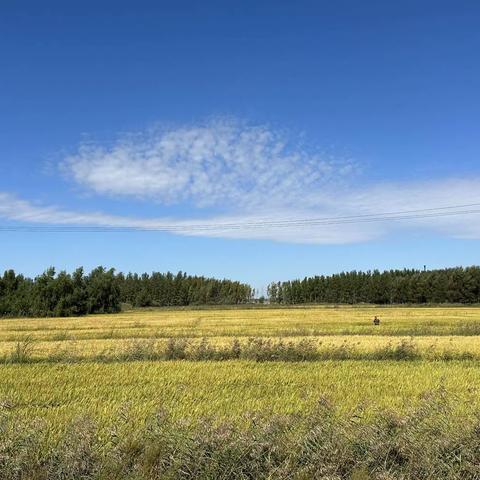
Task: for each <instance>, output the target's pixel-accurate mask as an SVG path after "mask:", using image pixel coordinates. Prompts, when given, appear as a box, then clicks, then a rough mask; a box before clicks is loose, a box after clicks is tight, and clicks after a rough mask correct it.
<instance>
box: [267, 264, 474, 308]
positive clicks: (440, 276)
mask: <svg viewBox="0 0 480 480" xmlns="http://www.w3.org/2000/svg"><path fill="white" fill-rule="evenodd" d="M268 296H269V300H270V302H271V303H279V304H287V305H293V304H301V303H346V304H355V303H375V304H405V303H415V304H421V303H480V267H467V268H462V267H458V268H446V269H442V270H429V271H420V270H390V271H385V272H380V271H378V270H374V271H368V272H357V271H353V272H347V273H339V274H336V275H330V276H323V275H322V276H316V277H310V278H304V279H303V280H293V281H288V282H278V283H272V284H270V285H269V287H268Z"/></svg>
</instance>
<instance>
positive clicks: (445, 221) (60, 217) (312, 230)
mask: <svg viewBox="0 0 480 480" xmlns="http://www.w3.org/2000/svg"><path fill="white" fill-rule="evenodd" d="M61 169H62V171H63V172H64V173H65V174H66V175H67V176H68V177H69V178H70V179H72V180H73V181H74V182H75V183H76V184H78V185H80V186H82V187H83V188H85V189H86V190H87V191H91V192H94V193H96V194H98V195H103V196H105V195H106V196H113V197H117V196H121V197H134V198H136V199H137V198H140V199H143V200H144V201H148V202H153V203H154V204H155V205H158V204H160V203H161V204H163V207H162V209H165V208H166V207H165V205H169V204H186V205H189V206H190V207H191V208H192V209H195V215H192V218H178V217H170V218H167V217H161V218H141V217H128V216H119V215H110V214H108V213H106V212H82V211H81V210H82V209H81V208H79V211H71V210H66V209H64V208H62V207H61V206H51V205H40V204H37V203H35V202H31V201H27V200H25V199H20V198H18V197H17V196H15V195H14V194H12V193H7V192H3V193H2V192H0V217H2V218H4V219H9V220H10V221H15V222H21V223H22V224H35V225H63V226H94V227H95V226H96V227H116V228H140V229H160V230H167V231H171V232H173V233H176V234H181V235H195V236H210V237H223V238H237V239H269V240H276V241H284V242H299V243H316V244H343V243H353V242H365V241H370V240H374V239H378V238H382V237H384V236H386V235H388V234H394V233H402V232H405V231H407V230H409V231H412V230H414V231H416V232H422V231H424V232H433V233H437V234H441V235H447V236H453V237H458V238H473V239H480V215H477V214H471V215H458V216H435V217H427V218H410V219H408V220H392V221H382V222H370V221H355V222H350V221H347V222H345V223H341V224H339V223H336V222H323V223H322V224H311V223H310V224H309V223H308V222H304V223H303V224H290V225H286V224H282V225H280V226H279V225H274V224H272V222H276V221H280V222H281V221H285V220H299V219H312V218H338V217H347V216H359V215H360V216H361V215H369V214H382V213H389V212H398V211H406V210H417V209H430V208H431V209H433V208H438V207H446V206H450V205H462V204H471V203H478V202H480V178H470V179H462V178H450V179H449V178H446V179H440V180H436V181H430V182H425V181H424V182H403V183H398V182H397V183H377V184H375V185H369V186H364V187H361V186H358V185H357V186H356V187H353V186H352V183H353V182H351V181H350V180H351V178H352V175H353V176H354V172H355V170H356V166H355V164H354V163H353V162H348V161H341V162H340V161H338V160H336V159H333V158H331V157H329V156H328V155H325V154H322V153H321V152H318V151H315V150H313V151H312V149H311V148H306V147H303V146H301V145H299V144H295V143H292V142H291V141H288V139H287V138H286V137H285V135H283V134H281V133H278V132H276V131H274V130H272V129H271V128H268V127H266V126H250V125H248V124H245V123H242V122H238V121H234V120H215V121H209V122H206V123H204V124H201V125H196V126H192V125H191V126H187V127H181V128H170V129H159V128H155V129H151V130H148V131H147V132H145V133H142V134H135V135H128V136H123V137H122V138H120V139H119V140H118V141H117V142H115V143H114V144H112V145H109V146H104V145H99V144H92V143H89V144H83V145H81V146H80V147H79V148H78V150H77V151H76V152H75V153H74V154H72V155H69V156H68V157H67V158H65V159H64V160H63V161H62V162H61ZM357 183H358V182H357ZM210 207H215V208H214V209H213V210H212V209H211V208H210ZM212 211H215V212H218V211H221V212H222V214H221V215H219V214H218V213H217V214H213V213H211V212H212ZM193 217H194V218H193ZM262 222H267V223H262ZM252 224H253V225H252Z"/></svg>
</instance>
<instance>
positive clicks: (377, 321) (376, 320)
mask: <svg viewBox="0 0 480 480" xmlns="http://www.w3.org/2000/svg"><path fill="white" fill-rule="evenodd" d="M373 324H374V325H380V319H379V318H378V317H377V316H376V315H375V317H373Z"/></svg>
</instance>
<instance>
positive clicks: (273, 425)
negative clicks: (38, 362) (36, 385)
mask: <svg viewBox="0 0 480 480" xmlns="http://www.w3.org/2000/svg"><path fill="white" fill-rule="evenodd" d="M363 417H364V411H363V409H362V408H358V409H357V410H355V411H354V412H352V413H350V414H348V415H338V412H337V411H336V410H335V408H334V407H333V406H332V404H331V403H330V402H329V401H327V400H325V399H320V401H319V402H317V404H316V405H315V406H314V408H313V409H312V410H311V411H310V412H309V413H308V415H306V416H300V417H299V416H298V415H282V416H269V417H268V418H266V417H258V416H249V417H247V418H246V419H245V423H244V424H243V425H241V426H239V425H237V424H232V423H231V422H221V423H218V422H212V421H211V420H209V419H202V420H200V421H197V422H194V423H193V424H186V423H185V422H184V421H180V420H175V419H173V418H172V417H171V416H169V415H168V413H167V412H165V411H164V410H159V411H157V412H156V413H155V414H154V415H152V416H150V417H149V418H148V419H147V421H146V422H145V426H142V428H140V429H139V428H138V418H137V416H136V415H135V414H133V415H132V413H131V412H129V410H128V409H124V410H123V411H122V412H121V413H120V414H119V415H118V417H117V418H116V421H115V422H114V423H112V424H111V426H110V428H109V429H108V431H107V433H106V434H102V432H100V431H99V430H98V427H97V426H96V425H95V423H94V422H93V421H92V420H91V419H88V418H85V417H84V418H77V419H76V420H75V421H73V422H71V423H70V424H69V425H68V427H67V429H66V430H65V432H64V433H63V434H62V435H61V436H60V437H59V438H57V439H56V440H55V441H52V439H51V438H49V430H48V428H46V427H45V424H44V423H43V422H41V421H40V422H39V421H37V422H34V423H32V422H18V421H6V422H3V425H2V437H0V478H2V479H5V480H7V479H8V480H12V479H20V478H29V479H38V480H40V479H41V480H47V479H48V480H56V479H72V480H79V479H80V480H81V479H99V480H100V479H111V480H113V479H118V480H120V479H122V480H124V479H126V480H128V479H130V480H142V479H162V480H163V479H205V480H207V479H208V480H210V479H225V480H227V479H272V478H275V479H285V480H286V479H298V480H300V479H317V478H320V479H329V480H341V479H352V480H367V479H373V478H375V479H382V480H387V479H392V480H393V479H404V480H409V479H411V480H418V479H438V478H442V479H458V480H461V479H462V480H463V479H476V478H479V477H480V455H479V451H480V439H479V438H480V437H479V435H478V429H479V428H480V426H479V423H478V415H477V416H465V415H463V416H462V415H460V414H459V411H458V409H455V406H454V405H452V402H451V400H450V398H449V396H448V395H446V394H445V392H444V391H443V390H442V389H440V390H437V391H436V392H433V393H432V394H430V395H428V396H426V397H425V398H424V399H423V400H422V402H421V403H420V404H419V405H417V406H416V407H415V408H413V409H410V410H409V411H408V412H407V413H405V414H403V415H398V414H397V413H393V412H390V411H381V412H377V413H376V414H375V415H374V416H372V417H371V418H370V419H369V420H368V421H365V420H364V418H363ZM452 419H454V420H452Z"/></svg>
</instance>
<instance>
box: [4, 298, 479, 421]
mask: <svg viewBox="0 0 480 480" xmlns="http://www.w3.org/2000/svg"><path fill="white" fill-rule="evenodd" d="M373 315H378V316H379V317H380V318H381V325H380V326H378V327H376V326H373V325H372V317H373ZM477 333H480V309H479V308H475V307H445V308H443V307H417V308H414V307H402V308H398V307H397V308H377V307H371V306H368V307H367V306H365V307H364V306H361V307H343V306H342V307H306V308H243V309H241V308H239V309H199V310H193V309H185V310H179V309H177V310H173V309H172V310H168V309H158V310H151V311H148V310H146V311H140V310H137V311H127V312H124V313H121V314H116V315H98V316H89V317H83V318H52V319H2V320H0V355H1V356H2V358H4V362H3V363H2V364H1V365H0V410H1V411H8V414H9V415H13V416H18V417H21V418H33V417H41V418H43V419H45V420H46V421H47V422H48V423H49V424H51V425H52V427H53V428H54V429H60V430H61V428H62V426H63V425H65V424H66V423H67V422H68V421H69V420H71V419H72V418H73V417H76V416H79V415H89V416H92V417H93V418H95V419H96V420H97V421H98V422H99V423H100V424H104V425H109V424H111V422H112V421H113V420H114V419H115V417H116V416H118V415H120V414H121V412H123V411H124V410H125V409H128V410H129V411H130V412H132V413H133V414H135V417H136V418H138V422H139V424H141V423H142V420H143V419H145V418H146V417H147V416H148V415H150V414H151V413H152V412H154V411H156V410H158V409H166V410H168V411H169V412H171V414H172V415H173V416H174V417H176V418H200V417H204V416H211V417H214V418H219V419H230V420H231V419H238V421H240V422H241V419H242V417H243V416H245V415H249V414H252V413H253V414H262V415H271V414H289V413H298V414H305V413H308V412H309V411H310V410H311V409H312V408H314V406H315V405H316V404H317V403H318V401H319V399H322V398H327V399H329V400H330V401H331V402H333V403H334V404H335V405H337V406H338V407H339V409H340V410H341V411H344V412H347V413H348V412H351V411H352V410H353V409H355V408H356V407H357V406H358V405H359V404H362V405H363V406H364V407H365V408H366V409H367V411H368V410H369V409H371V410H372V411H373V410H374V409H377V408H393V409H395V410H404V409H407V408H408V407H410V406H411V405H412V404H414V403H415V402H417V401H418V400H419V399H420V398H421V396H422V395H423V394H424V393H425V392H427V391H431V390H436V389H438V388H440V387H441V388H444V389H446V391H448V392H449V393H450V394H451V395H452V396H455V398H457V399H458V400H459V401H460V404H464V405H470V406H472V405H476V406H480V405H479V404H480V400H479V398H480V397H479V395H478V394H479V388H480V362H479V361H478V360H477V359H476V356H477V357H479V358H480V337H478V336H477V335H476V334H477ZM174 337H175V338H186V339H192V342H193V343H195V342H197V343H198V342H200V341H201V339H202V338H208V340H209V342H210V343H211V344H212V345H220V346H221V345H229V344H230V343H231V342H232V340H233V339H234V338H236V339H238V340H239V341H240V343H242V342H246V341H247V339H248V338H249V337H265V338H272V339H278V338H282V339H284V340H285V341H291V342H293V343H295V342H299V341H301V340H302V339H308V340H309V341H311V342H313V343H314V345H315V346H316V347H318V348H319V349H321V348H323V349H329V348H337V347H339V346H342V345H348V346H349V347H351V348H354V349H355V350H356V351H360V352H368V351H373V350H375V349H378V348H381V347H383V346H386V345H396V344H399V343H400V342H402V341H405V339H408V341H409V342H413V344H414V345H415V347H416V348H417V349H418V351H419V352H422V353H425V358H423V357H422V359H419V360H411V361H395V360H382V361H379V360H376V361H372V360H349V359H346V360H328V361H306V362H269V361H266V362H255V361H252V360H242V359H239V360H227V361H187V360H175V361H148V360H136V361H100V360H99V359H98V358H99V354H102V355H103V357H102V358H109V356H111V357H112V358H113V360H114V359H115V353H116V352H121V351H122V350H123V349H125V348H126V346H128V345H129V344H131V342H132V341H139V340H142V341H152V342H158V343H162V342H163V343H165V342H167V341H168V340H167V339H170V338H174ZM22 345H27V346H28V352H27V353H28V358H26V359H25V361H24V362H23V363H19V362H10V361H9V358H10V357H9V355H10V354H11V353H12V352H15V350H16V349H18V348H19V346H20V347H21V346H22ZM432 351H435V352H445V351H447V352H460V353H462V352H468V353H471V354H472V355H473V357H472V358H471V359H464V360H451V361H439V360H435V359H433V360H432V359H429V355H428V353H429V352H432ZM56 352H74V353H75V358H76V359H77V360H79V359H80V360H81V361H75V362H69V361H56V362H51V361H46V360H47V359H48V358H49V357H51V356H52V354H55V353H56Z"/></svg>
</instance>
